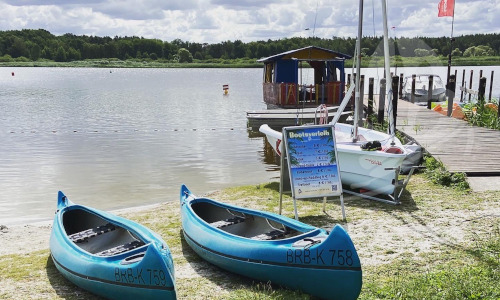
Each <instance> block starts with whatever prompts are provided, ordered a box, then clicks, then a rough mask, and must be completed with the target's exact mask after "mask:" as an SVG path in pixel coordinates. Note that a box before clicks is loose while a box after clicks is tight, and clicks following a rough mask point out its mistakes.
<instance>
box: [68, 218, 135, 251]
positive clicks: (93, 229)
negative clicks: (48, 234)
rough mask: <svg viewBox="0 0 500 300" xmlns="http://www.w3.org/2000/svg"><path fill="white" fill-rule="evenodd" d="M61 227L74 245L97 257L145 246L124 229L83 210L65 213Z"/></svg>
mask: <svg viewBox="0 0 500 300" xmlns="http://www.w3.org/2000/svg"><path fill="white" fill-rule="evenodd" d="M63 226H64V229H65V231H66V234H67V235H68V237H69V238H70V240H72V241H73V242H74V243H75V245H77V246H78V247H80V248H82V249H83V250H85V251H87V252H89V253H91V254H94V255H97V256H112V255H116V254H120V253H124V252H127V251H129V250H132V249H135V248H138V247H140V246H143V245H145V243H144V241H142V240H141V239H140V238H138V237H137V236H135V235H134V234H132V233H131V232H130V231H128V230H126V229H125V228H123V227H120V226H118V225H116V224H112V223H110V222H109V221H108V220H105V219H103V218H101V217H100V216H98V215H96V214H93V213H91V212H88V211H86V210H83V209H72V210H69V211H66V212H65V213H64V214H63Z"/></svg>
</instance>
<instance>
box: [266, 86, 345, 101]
mask: <svg viewBox="0 0 500 300" xmlns="http://www.w3.org/2000/svg"><path fill="white" fill-rule="evenodd" d="M263 91H264V102H265V103H266V104H273V105H277V106H283V107H286V106H297V105H300V106H302V105H305V106H317V105H320V104H327V105H339V104H340V102H341V101H342V97H343V96H344V90H343V85H342V83H341V82H340V81H335V82H328V83H325V84H315V85H312V84H310V85H298V84H295V83H264V84H263Z"/></svg>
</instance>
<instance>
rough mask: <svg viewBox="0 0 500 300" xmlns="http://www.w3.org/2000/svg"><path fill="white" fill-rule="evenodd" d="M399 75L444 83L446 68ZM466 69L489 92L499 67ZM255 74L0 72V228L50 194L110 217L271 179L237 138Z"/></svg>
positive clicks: (39, 211) (254, 143)
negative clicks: (183, 190) (432, 76)
mask: <svg viewBox="0 0 500 300" xmlns="http://www.w3.org/2000/svg"><path fill="white" fill-rule="evenodd" d="M461 68H462V67H459V68H458V70H459V76H458V81H459V82H460V80H461V70H462V69H461ZM408 69H411V70H408V71H405V75H406V72H408V75H411V72H413V71H415V72H417V73H429V72H432V73H438V74H439V75H441V77H442V78H446V68H445V67H437V68H408ZM470 69H471V68H469V67H467V70H470ZM472 69H474V70H477V71H475V72H477V73H476V74H475V76H476V77H475V78H478V77H477V74H478V72H479V71H478V70H479V69H483V70H485V73H484V76H486V77H487V78H488V87H489V76H490V72H491V71H488V70H491V69H495V70H499V68H498V67H473V68H472ZM443 70H444V73H443ZM261 72H262V70H261V69H105V68H102V69H100V68H95V69H94V68H13V67H12V68H11V67H4V68H0V87H1V88H0V138H1V144H0V191H1V193H0V224H5V225H9V224H19V223H27V222H34V221H39V220H48V219H51V218H52V216H53V213H54V211H55V208H56V200H57V192H58V191H59V190H61V191H63V192H64V193H65V194H66V195H67V196H68V197H69V199H70V200H72V201H73V202H75V203H78V204H83V205H88V206H92V207H95V208H99V209H103V210H112V209H117V208H123V207H132V206H141V205H147V204H153V203H159V202H170V203H171V205H178V202H177V201H179V189H180V185H181V184H183V183H184V184H186V185H187V186H188V187H189V188H190V189H191V190H192V191H193V192H195V193H197V194H205V193H207V192H210V191H214V190H217V189H221V188H225V187H229V186H238V185H249V184H259V183H265V182H268V181H270V180H278V178H279V168H278V167H277V166H276V165H274V163H273V160H272V159H269V157H268V155H266V152H265V151H264V143H265V141H264V139H263V137H261V136H254V135H252V134H249V133H248V132H247V130H246V115H245V112H246V111H248V110H256V109H265V104H264V103H263V102H262V83H261V81H262V73H261ZM362 72H363V74H365V75H366V76H367V77H375V76H378V77H382V76H383V71H382V70H381V69H363V71H362ZM400 72H401V69H399V70H398V71H397V73H398V74H399V73H400ZM442 74H444V75H442ZM496 76H497V78H495V85H494V93H493V95H494V96H495V97H498V96H500V89H499V88H500V83H499V78H498V77H500V74H499V72H498V71H497V75H496ZM475 81H479V79H477V80H475ZM224 84H228V85H229V94H228V95H223V90H222V86H223V85H224ZM475 86H476V88H477V83H475ZM473 88H474V86H473ZM487 89H488V88H487Z"/></svg>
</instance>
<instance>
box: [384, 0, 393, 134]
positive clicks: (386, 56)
mask: <svg viewBox="0 0 500 300" xmlns="http://www.w3.org/2000/svg"><path fill="white" fill-rule="evenodd" d="M381 1H382V16H383V22H384V67H385V82H386V86H387V98H386V99H387V115H388V117H389V134H390V135H391V139H392V143H394V134H395V133H394V116H393V114H392V77H391V65H390V60H389V29H388V28H387V27H388V26H387V5H386V0H381Z"/></svg>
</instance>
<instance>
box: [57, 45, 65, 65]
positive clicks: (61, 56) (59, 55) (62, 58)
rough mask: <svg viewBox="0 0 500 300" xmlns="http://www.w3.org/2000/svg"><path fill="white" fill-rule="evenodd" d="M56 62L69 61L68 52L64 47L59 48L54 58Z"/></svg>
mask: <svg viewBox="0 0 500 300" xmlns="http://www.w3.org/2000/svg"><path fill="white" fill-rule="evenodd" d="M54 60H55V61H59V62H61V61H67V57H66V51H65V50H64V48H63V47H62V46H60V47H59V48H57V52H56V57H54Z"/></svg>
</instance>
